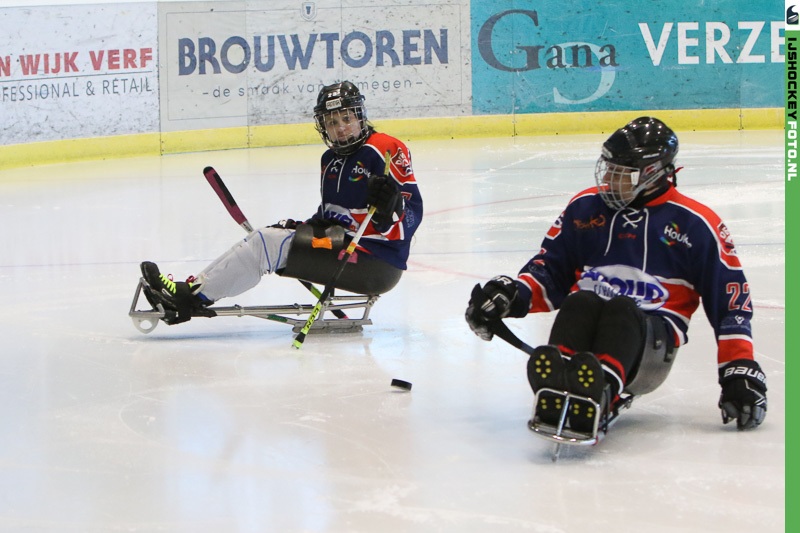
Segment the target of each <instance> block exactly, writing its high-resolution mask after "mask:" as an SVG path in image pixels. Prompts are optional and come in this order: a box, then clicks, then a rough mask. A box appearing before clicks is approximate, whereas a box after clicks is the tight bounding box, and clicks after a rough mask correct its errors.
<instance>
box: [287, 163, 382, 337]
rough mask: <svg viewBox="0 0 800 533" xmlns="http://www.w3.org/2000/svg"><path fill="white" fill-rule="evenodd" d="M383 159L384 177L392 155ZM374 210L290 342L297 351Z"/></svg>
mask: <svg viewBox="0 0 800 533" xmlns="http://www.w3.org/2000/svg"><path fill="white" fill-rule="evenodd" d="M384 159H385V166H384V169H383V173H384V175H387V176H388V175H389V172H390V170H391V168H390V166H391V164H392V154H391V153H390V152H386V156H385V158H384ZM375 209H376V208H375V206H374V205H373V206H370V208H369V211H368V212H367V216H366V217H365V218H364V220H363V221H362V222H361V225H360V226H359V227H358V231H357V232H356V234H355V236H354V237H353V240H352V241H350V245H349V246H348V247H347V248H346V249H345V251H344V255H343V256H342V257H341V258H340V259H339V267H338V268H337V269H336V272H335V273H334V274H333V277H332V278H331V280H330V281H329V282H328V284H327V285H325V289H324V290H323V291H322V295H321V296H320V297H319V300H318V301H317V305H315V306H314V309H312V310H311V314H310V315H308V320H306V323H305V325H304V326H303V328H302V329H301V330H300V332H299V333H298V334H297V336H296V337H295V338H294V342H292V346H293V347H294V348H296V349H298V350H299V349H300V347H301V346H302V345H303V341H305V340H306V335H308V331H309V330H310V329H311V326H312V325H313V324H314V321H315V320H317V317H318V316H319V314H320V312H321V311H322V306H323V305H324V304H325V302H326V301H327V300H328V297H329V296H330V295H331V292H333V289H334V285H335V284H336V282H337V281H338V280H339V276H341V275H342V272H343V271H344V267H346V266H347V261H348V260H349V259H350V256H351V255H353V252H354V251H355V249H356V246H358V241H360V240H361V236H362V235H364V231H366V229H367V226H368V225H369V223H370V221H371V220H372V217H373V216H374V215H375Z"/></svg>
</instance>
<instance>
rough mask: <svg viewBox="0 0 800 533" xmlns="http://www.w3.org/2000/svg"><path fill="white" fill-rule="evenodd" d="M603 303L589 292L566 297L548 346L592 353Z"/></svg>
mask: <svg viewBox="0 0 800 533" xmlns="http://www.w3.org/2000/svg"><path fill="white" fill-rule="evenodd" d="M605 303H606V302H605V301H604V300H603V299H602V298H600V297H599V296H598V295H596V294H595V293H593V292H590V291H578V292H573V293H572V294H570V295H569V296H567V297H566V298H565V299H564V302H563V303H562V304H561V307H560V308H559V310H558V314H557V315H556V319H555V321H554V322H553V327H552V329H551V330H550V340H549V341H548V344H552V345H555V346H564V347H566V348H569V349H570V350H572V351H573V352H590V351H593V344H594V339H595V336H596V335H597V325H598V322H599V321H600V318H601V313H602V312H603V307H604V306H605Z"/></svg>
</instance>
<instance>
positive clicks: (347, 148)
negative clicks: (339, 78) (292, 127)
mask: <svg viewBox="0 0 800 533" xmlns="http://www.w3.org/2000/svg"><path fill="white" fill-rule="evenodd" d="M350 112H352V114H353V115H355V117H356V119H357V120H358V121H359V124H360V128H359V133H357V134H356V135H352V136H350V137H348V138H347V139H345V140H336V139H332V138H331V137H330V136H329V135H328V131H327V128H326V126H325V119H326V118H328V119H329V120H330V119H331V118H343V119H344V118H346V117H348V116H350ZM314 125H315V127H316V129H317V131H318V132H319V134H320V136H321V137H322V140H323V141H324V142H325V144H326V145H327V146H328V148H330V149H332V150H333V151H334V152H336V153H337V154H339V155H348V154H352V153H353V152H355V151H356V150H358V149H359V148H360V147H361V145H362V144H363V143H364V141H365V140H366V138H367V137H369V134H370V133H371V126H370V124H369V123H368V122H367V110H366V108H365V107H364V95H362V94H361V92H360V91H359V90H358V87H356V86H355V85H354V84H353V83H351V82H349V81H343V82H341V83H334V84H332V85H326V86H324V87H323V88H322V89H321V90H320V91H319V95H318V96H317V105H316V106H314Z"/></svg>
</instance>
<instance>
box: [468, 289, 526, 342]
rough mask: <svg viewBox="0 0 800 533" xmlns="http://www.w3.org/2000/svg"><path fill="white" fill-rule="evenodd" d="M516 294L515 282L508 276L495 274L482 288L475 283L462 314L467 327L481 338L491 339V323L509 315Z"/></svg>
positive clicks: (492, 333)
mask: <svg viewBox="0 0 800 533" xmlns="http://www.w3.org/2000/svg"><path fill="white" fill-rule="evenodd" d="M517 296H518V291H517V284H516V283H515V282H514V280H513V279H511V278H510V277H508V276H496V277H494V278H492V279H491V280H489V281H488V282H487V283H486V285H484V286H483V288H481V286H480V284H478V285H475V287H474V288H473V289H472V297H471V298H470V300H469V304H468V305H467V312H466V313H465V314H464V318H466V319H467V324H469V328H470V329H471V330H472V331H473V332H474V333H475V335H477V336H478V337H480V338H481V339H483V340H485V341H490V340H492V337H494V332H493V330H492V327H491V323H492V322H496V321H498V320H501V319H503V318H505V317H507V316H508V315H509V313H510V312H511V306H512V304H513V303H514V300H515V299H516V298H517Z"/></svg>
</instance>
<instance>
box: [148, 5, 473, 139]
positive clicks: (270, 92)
mask: <svg viewBox="0 0 800 533" xmlns="http://www.w3.org/2000/svg"><path fill="white" fill-rule="evenodd" d="M159 9H160V13H159V20H160V26H161V37H160V42H161V50H162V63H161V71H160V73H161V83H162V86H161V90H162V92H161V110H162V115H161V119H162V120H161V125H162V130H163V131H179V130H188V129H201V128H209V127H234V126H243V125H269V124H291V123H298V122H309V120H310V118H311V113H312V109H313V107H314V104H315V102H316V96H317V93H318V92H319V89H320V88H321V87H322V85H327V84H330V83H334V82H336V81H341V80H345V79H346V80H350V81H352V82H353V83H355V84H356V85H357V86H358V87H359V88H360V89H361V91H362V93H363V94H364V95H365V96H366V98H367V105H368V109H369V112H370V118H380V117H386V118H412V117H431V116H433V117H435V116H457V115H463V114H469V113H470V112H471V96H472V95H471V81H472V80H471V68H470V65H469V61H468V60H467V61H464V60H463V58H469V57H470V50H469V46H470V40H469V3H468V2H467V1H466V0H457V1H447V0H438V1H437V0H434V1H427V2H425V3H422V2H407V3H404V4H403V5H397V4H396V3H391V4H387V5H383V4H382V3H374V4H373V3H370V4H368V5H364V4H363V3H359V4H355V3H349V2H338V1H337V2H332V1H328V2H324V1H318V2H305V1H297V0H293V1H287V0H274V1H271V2H263V1H259V2H255V1H254V2H246V1H243V2H225V3H219V2H186V3H181V2H169V3H164V4H161V5H160V7H159Z"/></svg>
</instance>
